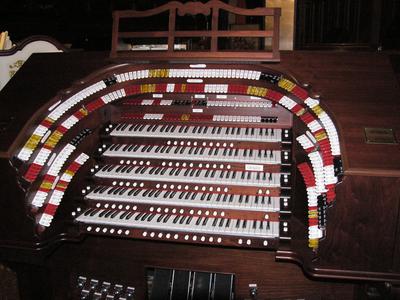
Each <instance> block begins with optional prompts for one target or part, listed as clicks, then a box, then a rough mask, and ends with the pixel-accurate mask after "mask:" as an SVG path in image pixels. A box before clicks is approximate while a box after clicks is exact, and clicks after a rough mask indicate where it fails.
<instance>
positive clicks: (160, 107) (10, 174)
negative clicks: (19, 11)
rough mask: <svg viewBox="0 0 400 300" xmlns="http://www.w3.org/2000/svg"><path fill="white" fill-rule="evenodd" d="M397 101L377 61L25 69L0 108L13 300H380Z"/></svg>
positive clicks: (75, 56) (2, 234)
mask: <svg viewBox="0 0 400 300" xmlns="http://www.w3.org/2000/svg"><path fill="white" fill-rule="evenodd" d="M82 78H83V79H82ZM76 80H78V81H76ZM304 82H309V83H311V84H312V86H313V87H312V88H311V86H306V85H303V84H302V83H304ZM317 93H318V94H319V95H320V96H319V95H317ZM399 95H400V93H399V88H398V85H397V83H396V80H395V77H394V76H393V74H392V71H391V67H390V62H389V60H388V58H387V57H386V56H384V55H381V54H369V53H357V54H354V53H330V52H286V53H281V61H280V62H276V63H264V64H251V63H249V64H246V63H244V62H242V63H219V62H215V61H214V62H202V61H199V60H195V61H192V62H181V63H179V62H151V61H149V62H137V61H136V62H135V61H131V62H128V63H123V64H116V63H112V61H110V59H109V58H108V57H107V55H106V54H104V53H63V54H39V55H34V56H32V57H31V58H30V59H29V60H28V61H27V63H26V64H25V65H24V66H23V68H22V69H21V70H20V72H18V74H16V76H15V77H14V78H13V79H12V80H11V81H10V83H9V84H8V85H7V86H6V87H5V88H4V90H3V92H2V94H1V95H0V101H1V105H2V110H1V112H0V116H1V121H2V124H1V125H2V127H1V132H0V141H1V143H0V155H1V159H0V168H1V174H0V176H1V181H0V190H1V195H2V196H1V200H0V207H1V209H0V217H1V218H0V220H1V221H0V224H1V227H0V260H1V261H2V262H3V263H5V264H7V266H9V267H10V268H11V269H12V270H14V271H15V272H16V273H17V276H18V281H19V287H20V296H21V298H23V299H214V300H218V299H298V298H305V299H339V298H341V299H366V298H367V297H368V296H370V297H371V298H373V299H376V298H374V297H377V295H380V296H381V297H383V298H382V299H389V298H390V297H392V298H393V299H394V298H395V297H396V290H397V289H396V285H398V284H399V283H400V260H399V257H400V249H399V237H398V231H399V229H400V228H399V226H400V224H399V220H398V213H399V198H400V189H399V184H400V182H399V174H400V172H399V171H400V152H399V145H398V144H396V141H397V140H398V138H399V127H400V117H399V103H398V102H397V103H396V98H397V100H398V99H399V98H398V97H399ZM365 128H367V129H365ZM385 128H386V129H385ZM342 161H343V166H342Z"/></svg>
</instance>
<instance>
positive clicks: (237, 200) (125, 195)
mask: <svg viewBox="0 0 400 300" xmlns="http://www.w3.org/2000/svg"><path fill="white" fill-rule="evenodd" d="M118 189H120V190H118ZM256 197H257V203H256ZM85 198H86V199H90V200H96V201H118V202H125V203H137V204H139V203H142V204H154V205H176V206H188V207H196V208H214V209H239V210H249V211H263V212H276V211H279V209H280V198H279V197H271V200H270V202H271V203H270V204H269V203H268V201H267V199H266V198H267V197H265V198H264V196H244V195H234V194H226V195H224V194H214V193H206V192H204V193H202V192H200V193H195V192H172V191H161V190H146V189H139V188H118V187H102V188H101V189H100V191H99V190H98V189H97V188H95V189H93V191H92V192H90V193H89V194H88V195H86V196H85ZM263 198H264V201H263ZM231 200H232V201H231Z"/></svg>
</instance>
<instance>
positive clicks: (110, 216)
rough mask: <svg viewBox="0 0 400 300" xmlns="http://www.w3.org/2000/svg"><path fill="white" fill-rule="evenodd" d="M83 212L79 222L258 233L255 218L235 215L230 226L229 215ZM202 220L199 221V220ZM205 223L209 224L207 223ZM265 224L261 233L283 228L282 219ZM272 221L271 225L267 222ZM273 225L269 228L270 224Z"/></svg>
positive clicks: (265, 235)
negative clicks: (202, 217) (207, 216)
mask: <svg viewBox="0 0 400 300" xmlns="http://www.w3.org/2000/svg"><path fill="white" fill-rule="evenodd" d="M90 211H91V210H90V209H89V210H88V211H86V212H85V213H83V214H81V215H80V216H79V217H78V218H77V221H78V222H82V223H86V224H101V225H111V226H121V227H132V228H139V229H155V230H173V231H181V232H191V233H202V232H204V233H212V234H221V235H234V236H247V237H255V236H256V233H255V232H252V230H251V229H252V224H253V223H252V221H251V220H240V219H231V220H230V222H231V223H234V224H233V225H232V224H231V225H229V227H228V229H227V227H226V223H227V222H228V221H227V219H224V218H208V219H207V218H206V219H204V220H205V222H204V221H202V222H197V221H198V218H199V217H195V216H177V215H169V218H168V220H167V221H166V222H164V218H166V217H163V216H162V215H161V214H151V213H142V212H135V213H133V212H127V211H119V212H118V211H109V212H106V213H105V211H104V210H98V211H95V213H94V214H93V213H88V212H90ZM197 223H198V224H197ZM204 224H205V225H204ZM262 224H263V228H262V229H261V230H260V232H259V234H258V235H257V237H263V238H274V237H278V232H277V229H276V228H279V223H278V222H268V221H263V222H262ZM267 224H268V225H267ZM268 227H269V228H268Z"/></svg>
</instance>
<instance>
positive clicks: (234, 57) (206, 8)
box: [110, 0, 281, 62]
mask: <svg viewBox="0 0 400 300" xmlns="http://www.w3.org/2000/svg"><path fill="white" fill-rule="evenodd" d="M220 10H223V11H226V12H229V13H233V14H235V15H242V16H262V17H272V18H273V30H235V31H229V30H219V28H218V19H219V12H220ZM166 11H168V14H169V19H168V20H169V22H168V30H165V31H123V32H121V31H120V20H121V19H135V18H145V17H151V16H155V15H158V14H160V13H163V12H166ZM177 14H178V16H183V15H185V14H191V15H195V14H202V15H206V16H208V15H211V20H212V25H211V30H185V31H183V30H175V29H176V28H175V23H176V17H177ZM280 15H281V9H280V8H254V9H244V8H238V7H234V6H231V5H228V4H225V3H223V2H221V1H218V0H211V1H209V2H207V3H201V2H188V3H184V4H183V3H180V2H177V1H172V2H169V3H167V4H165V5H162V6H160V7H157V8H154V9H150V10H146V11H135V10H127V11H114V12H113V32H112V45H111V54H110V56H111V58H122V59H129V58H132V59H145V60H173V59H202V60H208V61H210V60H219V61H220V60H229V61H275V62H276V61H279V20H280ZM188 37H209V38H211V47H210V50H209V51H175V50H174V43H175V38H188ZM232 37H241V38H263V39H271V44H272V50H271V51H268V50H262V51H260V50H258V51H233V50H232V49H230V50H219V48H218V38H232ZM122 38H167V39H168V47H167V50H166V51H131V50H124V51H120V50H118V49H117V45H118V41H119V39H122Z"/></svg>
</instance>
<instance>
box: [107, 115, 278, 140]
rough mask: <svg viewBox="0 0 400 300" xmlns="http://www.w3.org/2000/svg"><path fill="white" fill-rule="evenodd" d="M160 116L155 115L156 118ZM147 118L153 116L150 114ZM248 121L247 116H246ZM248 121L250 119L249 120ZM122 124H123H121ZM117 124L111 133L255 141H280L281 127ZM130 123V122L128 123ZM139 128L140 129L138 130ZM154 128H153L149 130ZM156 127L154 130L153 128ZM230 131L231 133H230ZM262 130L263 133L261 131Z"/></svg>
mask: <svg viewBox="0 0 400 300" xmlns="http://www.w3.org/2000/svg"><path fill="white" fill-rule="evenodd" d="M158 117H159V116H158V115H157V116H156V115H154V118H158ZM147 118H153V115H150V114H149V115H148V116H147ZM244 121H246V118H244ZM247 121H248V120H247ZM119 125H121V124H119ZM119 125H117V126H116V127H115V128H114V129H113V131H112V132H111V133H110V135H111V136H127V137H148V136H152V137H160V138H162V137H167V138H191V139H211V140H237V141H241V140H244V141H254V142H280V141H281V129H273V130H268V133H270V134H265V129H264V128H240V129H239V131H238V129H237V128H234V127H232V128H228V127H217V126H207V127H206V126H189V127H188V128H187V126H183V127H184V130H181V129H182V127H181V126H172V125H169V130H168V131H167V130H165V128H168V126H167V125H156V127H155V125H142V126H139V127H137V126H133V125H129V126H125V125H124V126H119ZM126 125H128V124H126ZM138 128H139V130H137V129H138ZM149 129H152V130H149ZM153 129H154V130H153ZM228 132H229V134H228ZM261 132H262V133H261Z"/></svg>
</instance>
